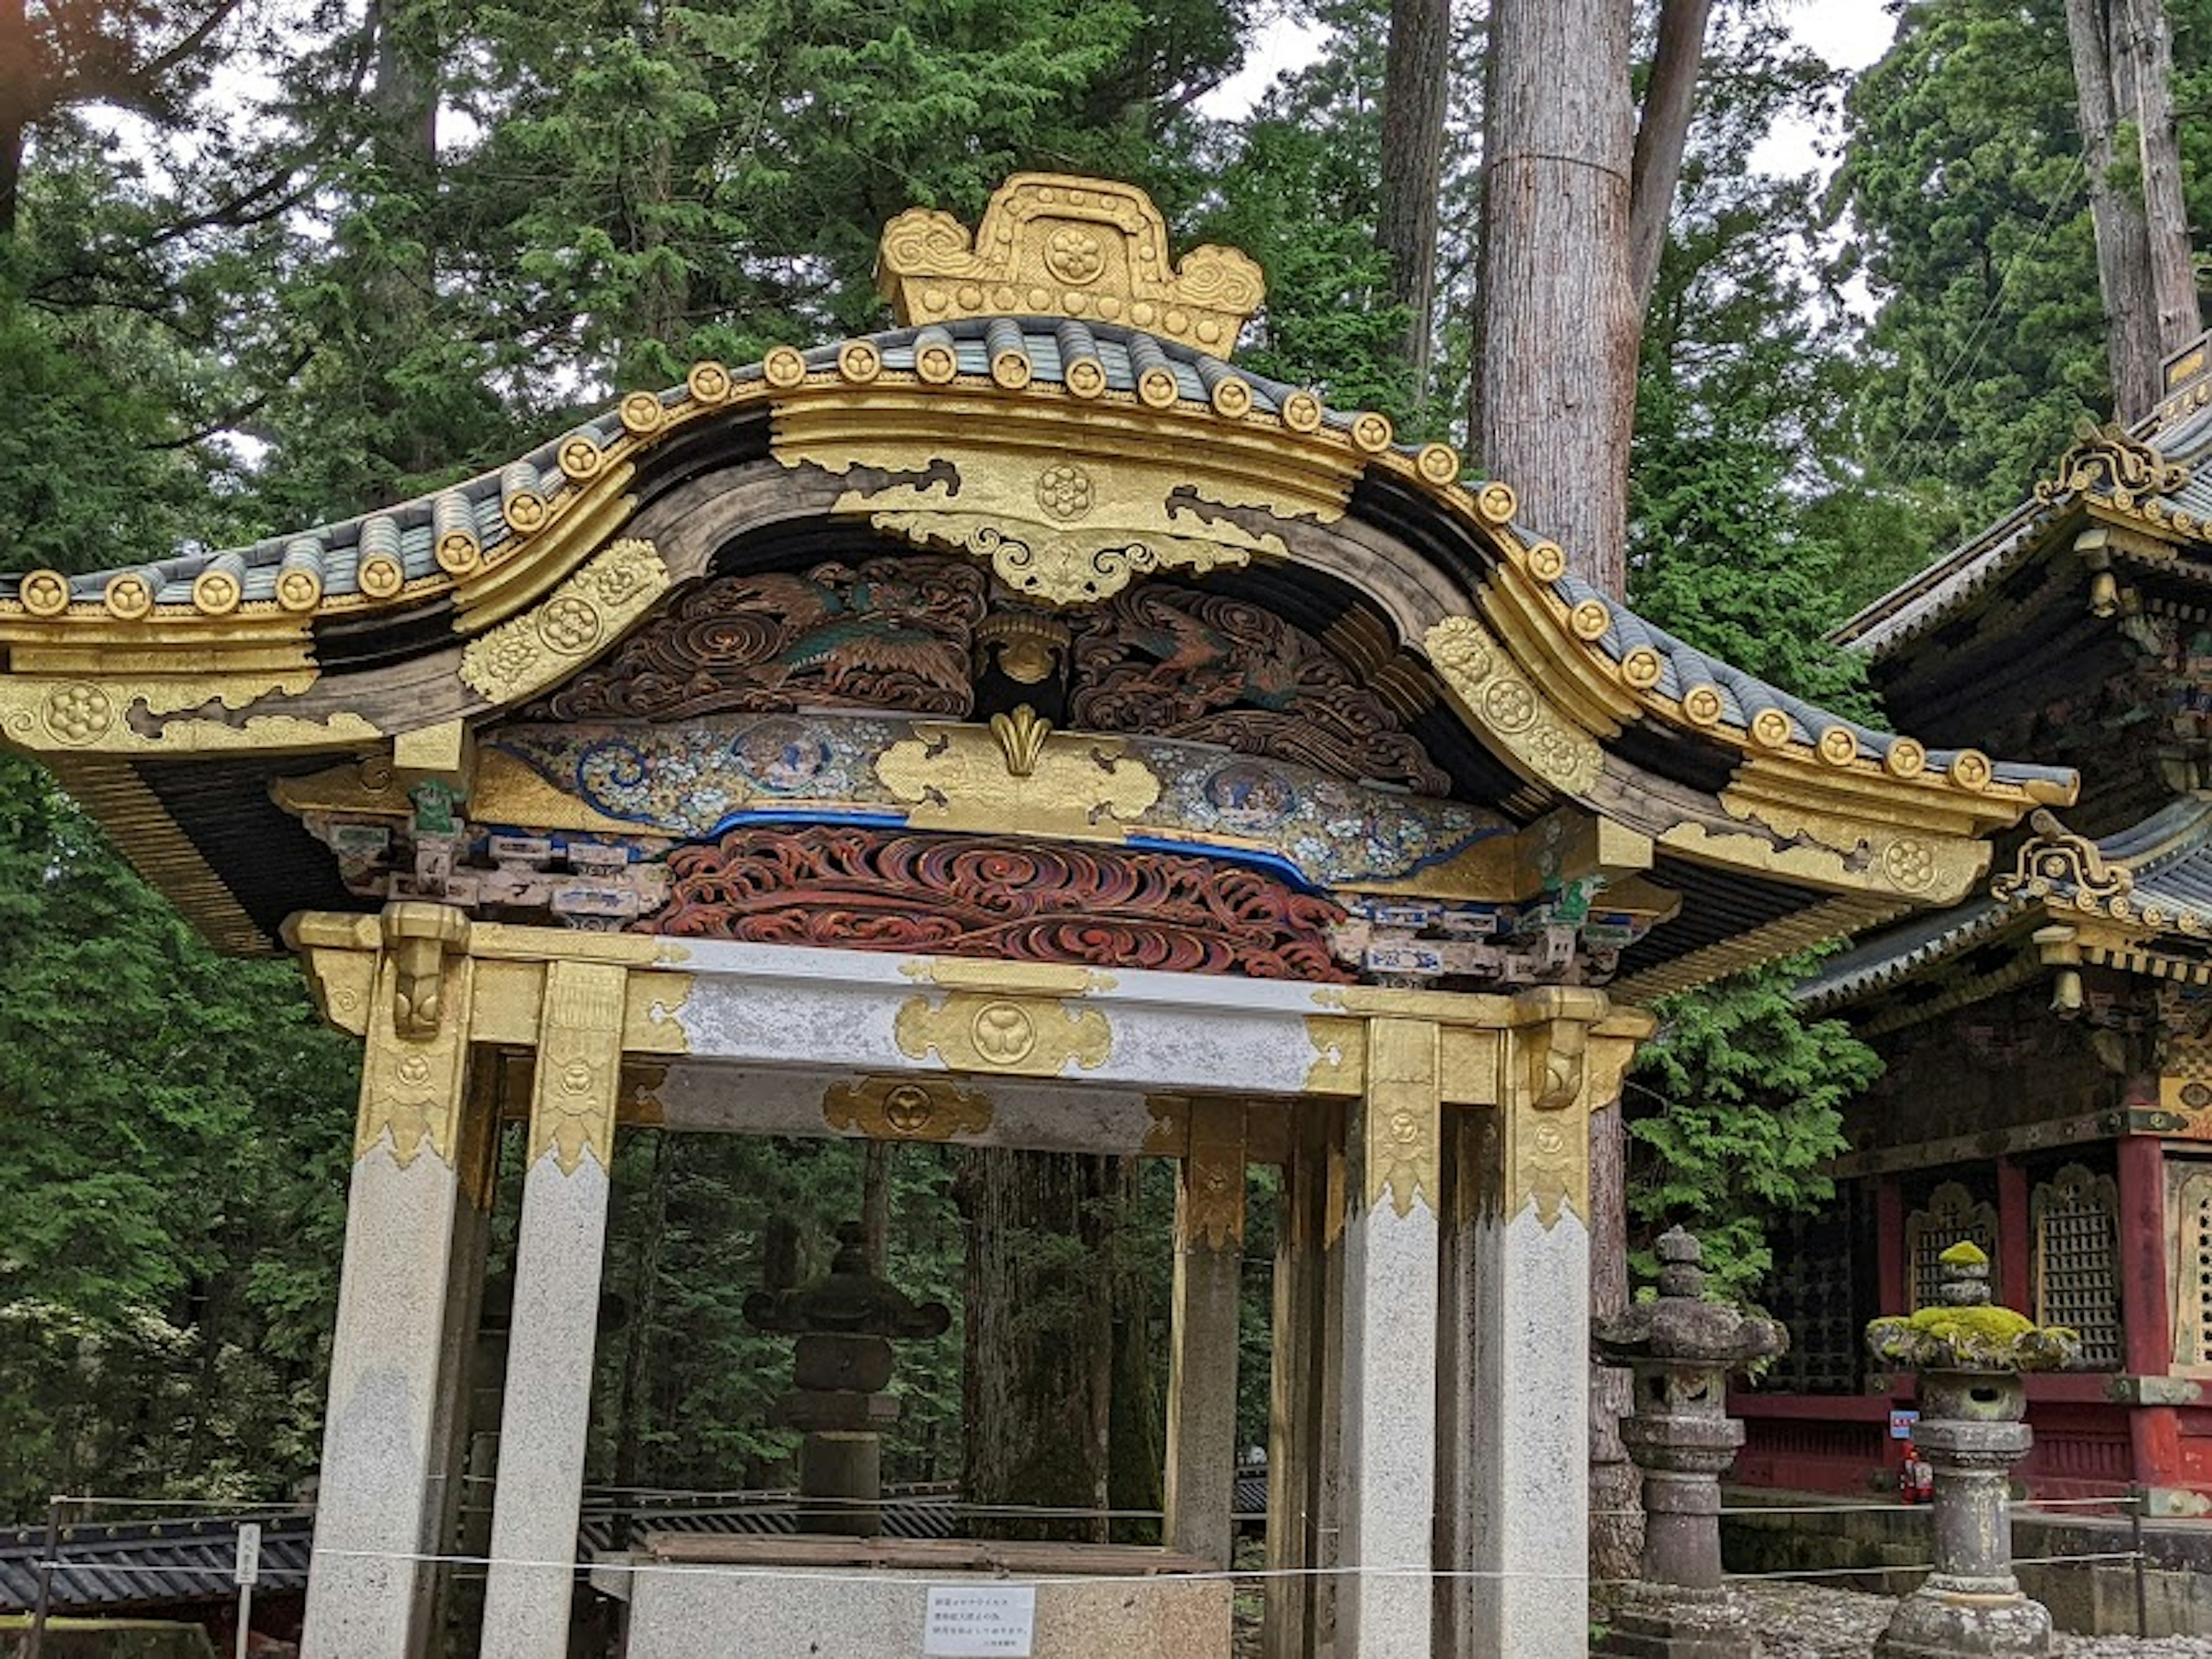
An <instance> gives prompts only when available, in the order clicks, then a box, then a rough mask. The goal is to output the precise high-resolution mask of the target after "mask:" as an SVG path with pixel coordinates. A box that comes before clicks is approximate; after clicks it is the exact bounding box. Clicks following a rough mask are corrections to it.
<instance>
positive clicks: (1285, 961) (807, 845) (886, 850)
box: [637, 825, 1352, 984]
mask: <svg viewBox="0 0 2212 1659" xmlns="http://www.w3.org/2000/svg"><path fill="white" fill-rule="evenodd" d="M668 862H669V874H670V878H671V882H670V898H669V902H668V904H667V906H666V908H664V909H663V910H662V911H661V912H660V913H659V915H656V916H653V917H651V918H649V919H647V920H646V921H641V922H639V923H638V924H637V927H638V928H639V930H640V931H641V932H647V933H665V934H672V935H676V936H678V937H681V938H686V939H738V940H744V941H747V942H750V943H754V944H769V945H832V946H836V947H839V948H842V949H845V950H859V951H908V952H915V951H920V952H927V953H929V954H933V955H939V956H960V957H994V958H997V959H999V960H1002V961H1010V962H1067V963H1083V964H1085V965H1086V966H1091V967H1098V968H1155V969H1163V970H1165V971H1167V972H1170V973H1184V974H1241V975H1246V976H1248V977H1250V978H1254V979H1291V980H1306V981H1322V982H1327V983H1331V984H1341V983H1346V982H1348V981H1350V980H1351V978H1352V975H1351V974H1350V972H1349V971H1347V970H1346V969H1345V968H1343V967H1342V966H1341V965H1340V964H1339V963H1337V962H1336V960H1335V959H1334V957H1333V956H1332V955H1331V953H1330V951H1329V945H1328V930H1329V928H1330V927H1333V926H1334V925H1335V924H1337V923H1339V922H1340V921H1343V920H1344V913H1343V911H1341V910H1340V909H1339V908H1337V907H1336V906H1335V905H1334V904H1331V903H1329V902H1328V901H1327V900H1325V899H1318V898H1314V897H1311V896H1308V895H1306V894H1303V893H1300V892H1297V890H1294V889H1292V888H1291V887H1289V886H1287V885H1285V884H1284V883H1282V882H1279V881H1277V880H1275V879H1274V878H1272V877H1270V876H1267V875H1265V874H1263V873H1261V872H1259V871H1256V870H1252V869H1248V868H1246V867H1244V866H1239V865H1232V864H1227V863H1223V862H1219V861H1217V860H1212V859H1207V858H1201V857H1196V856H1192V855H1188V854H1176V853H1159V852H1151V851H1139V850H1133V849H1129V848H1103V847H1097V848H1094V847H1066V846H1056V845H1055V846H1048V845H1043V844H1041V843H1031V842H1015V841H996V840H978V839H976V838H975V837H972V836H933V835H915V834H907V833H902V832H897V831H890V830H880V829H853V828H844V827H839V826H825V825H811V826H807V827H805V828H799V829H781V828H775V827H769V826H750V827H746V828H743V829H733V830H732V831H731V832H730V833H729V834H727V835H726V836H723V837H722V839H721V840H720V842H716V843H714V844H710V845H704V846H697V847H688V848H682V849H679V850H678V852H676V853H674V854H671V856H670V858H669V861H668Z"/></svg>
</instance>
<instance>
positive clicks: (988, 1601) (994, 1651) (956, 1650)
mask: <svg viewBox="0 0 2212 1659" xmlns="http://www.w3.org/2000/svg"><path fill="white" fill-rule="evenodd" d="M1035 1640H1036V1585H1034V1584H932V1585H931V1586H930V1587H929V1613H928V1616H927V1618H925V1619H924V1620H923V1621H922V1626H921V1650H922V1653H923V1654H924V1655H925V1656H927V1659H1030V1644H1032V1643H1033V1642H1034V1641H1035Z"/></svg>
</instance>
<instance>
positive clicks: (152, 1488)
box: [0, 757, 356, 1513]
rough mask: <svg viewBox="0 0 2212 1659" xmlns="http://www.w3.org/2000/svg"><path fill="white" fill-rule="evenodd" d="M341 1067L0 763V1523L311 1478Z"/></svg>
mask: <svg viewBox="0 0 2212 1659" xmlns="http://www.w3.org/2000/svg"><path fill="white" fill-rule="evenodd" d="M355 1071H356V1057H355V1054H354V1049H353V1045H352V1044H351V1043H350V1042H348V1041H347V1040H346V1039H345V1038H343V1037H342V1036H339V1035H337V1033H335V1032H332V1031H331V1030H329V1029H328V1028H326V1027H325V1026H324V1025H323V1024H321V1022H320V1021H319V1019H318V1018H316V1016H315V1014H314V1012H313V1008H312V1007H311V1006H309V1003H308V1000H307V993H306V988H305V987H304V986H303V985H302V983H301V981H300V978H299V975H298V974H297V972H296V970H295V969H293V968H292V967H291V966H290V965H289V963H240V962H229V961H225V960H223V959H222V958H220V957H216V955H215V953H214V952H213V951H210V949H209V948H208V947H207V945H205V944H204V943H203V942H202V941H201V940H200V939H198V937H197V935H196V934H194V933H192V932H191V930H190V928H189V927H186V925H185V923H184V922H183V921H181V920H180V919H179V917H178V916H177V915H175V913H174V912H173V911H172V910H170V909H169V908H168V907H167V904H166V903H164V902H162V901H161V900H160V899H159V898H158V897H156V896H155V895H154V894H153V893H151V892H150V891H149V890H148V889H147V888H146V886H145V884H143V882H142V881H141V880H140V879H139V878H138V877H137V875H136V874H135V873H133V872H131V870H130V869H129V868H128V867H127V866H125V865H124V864H122V863H121V862H120V860H118V859H117V858H116V856H115V854H113V852H112V851H111V850H110V849H109V848H108V847H107V845H106V842H104V841H103V840H102V838H101V837H100V835H99V834H98V832H97V831H96V830H95V829H94V828H93V826H92V825H91V824H89V823H88V822H87V821H86V820H85V819H84V817H82V814H80V813H79V812H78V811H77V810H76V808H75V807H74V806H72V805H70V803H69V801H68V800H67V799H66V798H65V797H64V796H63V795H61V794H60V793H59V792H58V790H56V789H55V788H54V787H53V786H52V783H51V782H50V781H48V780H47V779H46V776H45V775H44V774H43V773H41V772H40V771H39V770H38V769H36V768H34V767H33V766H32V765H30V764H29V763H27V762H24V761H21V760H16V759H14V758H11V757H0V1376H4V1377H6V1378H7V1379H8V1384H7V1386H6V1387H5V1388H4V1389H0V1513H6V1512H9V1511H13V1512H15V1513H27V1512H30V1511H31V1510H33V1508H34V1506H35V1505H36V1504H39V1503H40V1502H41V1501H42V1500H43V1498H44V1497H45V1495H46V1492H48V1491H49V1490H52V1489H54V1488H56V1487H62V1488H67V1489H71V1490H85V1489H105V1490H110V1491H118V1490H119V1491H128V1492H137V1493H167V1492H176V1491H179V1490H194V1491H216V1492H226V1493H228V1494H229V1495H233V1496H239V1497H246V1496H256V1497H265V1496H281V1495H282V1494H283V1492H284V1491H285V1490H286V1488H287V1487H288V1486H289V1483H290V1482H291V1481H293V1480H296V1479H297V1478H299V1477H300V1476H301V1475H303V1474H306V1473H307V1472H308V1471H309V1470H310V1469H312V1468H313V1464H314V1460H315V1455H316V1452H317V1450H318V1449H319V1438H320V1436H319V1422H320V1417H321V1401H320V1392H321V1378H320V1366H321V1364H322V1351H323V1347H324V1345H325V1342H326V1340H327V1334H328V1331H329V1328H330V1321H331V1316H332V1313H333V1310H334V1307H335V1302H336V1295H337V1255H338V1248H339V1242H340V1240H341V1238H342V1237H343V1231H344V1218H343V1182H344V1172H345V1169H346V1165H347V1162H348V1158H349V1152H350V1148H351V1135H350V1133H349V1126H350V1124H351V1121H352V1115H353V1096H354V1088H355V1084H354V1075H355Z"/></svg>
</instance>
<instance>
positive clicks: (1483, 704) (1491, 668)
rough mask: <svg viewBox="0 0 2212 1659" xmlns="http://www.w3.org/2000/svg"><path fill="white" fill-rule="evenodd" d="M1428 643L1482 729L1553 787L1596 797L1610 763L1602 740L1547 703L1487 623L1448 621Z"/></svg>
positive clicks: (1431, 656) (1462, 619)
mask: <svg viewBox="0 0 2212 1659" xmlns="http://www.w3.org/2000/svg"><path fill="white" fill-rule="evenodd" d="M1427 645H1428V653H1429V660H1430V661H1431V663H1433V664H1434V665H1436V668H1437V672H1438V673H1439V674H1441V675H1442V676H1443V680H1444V684H1446V685H1447V686H1449V688H1450V690H1452V692H1453V694H1454V696H1455V698H1456V699H1457V701H1458V702H1459V703H1460V705H1461V706H1462V708H1465V709H1466V710H1467V712H1468V716H1469V717H1470V718H1471V719H1472V720H1474V722H1475V723H1476V724H1477V725H1478V726H1481V727H1483V728H1484V729H1485V730H1486V731H1487V732H1490V733H1491V734H1492V736H1494V737H1495V738H1498V742H1499V744H1500V745H1501V746H1502V747H1503V748H1504V750H1506V751H1507V752H1508V753H1509V754H1510V755H1511V756H1512V757H1514V758H1516V759H1517V760H1519V761H1520V762H1521V763H1522V764H1523V765H1525V766H1526V767H1528V769H1529V770H1530V771H1532V772H1534V774H1535V775H1537V776H1538V777H1539V778H1541V779H1542V780H1543V781H1545V782H1546V783H1548V784H1550V785H1552V786H1553V787H1554V788H1557V789H1559V790H1560V791H1561V792H1562V793H1566V794H1570V795H1579V794H1583V793H1588V791H1589V788H1590V787H1591V786H1592V785H1593V784H1595V782H1596V781H1597V779H1598V774H1599V771H1600V770H1601V768H1602V767H1603V765H1604V762H1605V757H1604V753H1603V751H1602V750H1600V749H1599V747H1598V744H1597V740H1596V739H1595V738H1593V737H1591V736H1590V735H1589V733H1588V732H1583V731H1582V730H1580V729H1579V728H1577V727H1575V726H1570V725H1569V724H1568V723H1567V722H1566V721H1565V720H1564V719H1563V718H1562V717H1561V716H1560V715H1559V713H1558V712H1557V711H1556V710H1555V709H1553V708H1552V707H1551V705H1550V704H1549V703H1548V702H1546V701H1545V699H1544V697H1543V696H1542V695H1541V693H1540V692H1538V690H1536V688H1535V687H1534V685H1533V684H1530V683H1529V681H1528V678H1527V677H1526V676H1525V675H1523V674H1522V671H1521V670H1520V668H1519V667H1518V665H1516V664H1515V662H1514V661H1513V659H1512V657H1511V655H1510V653H1507V652H1506V651H1505V650H1504V647H1501V646H1500V645H1499V644H1498V641H1495V640H1494V639H1492V637H1491V636H1490V635H1489V633H1488V632H1487V631H1486V630H1485V629H1484V628H1483V626H1482V624H1481V623H1479V622H1477V621H1475V619H1474V617H1445V618H1444V620H1443V621H1442V622H1440V623H1437V625H1436V626H1435V627H1434V628H1432V629H1430V630H1429V634H1428V641H1427Z"/></svg>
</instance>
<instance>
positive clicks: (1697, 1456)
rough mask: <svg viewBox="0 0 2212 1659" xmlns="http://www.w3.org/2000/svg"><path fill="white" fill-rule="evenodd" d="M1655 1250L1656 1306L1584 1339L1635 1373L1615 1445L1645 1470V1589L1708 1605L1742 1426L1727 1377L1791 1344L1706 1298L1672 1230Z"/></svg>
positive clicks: (1618, 1318) (1775, 1329) (1684, 1242)
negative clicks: (1723, 1495)
mask: <svg viewBox="0 0 2212 1659" xmlns="http://www.w3.org/2000/svg"><path fill="white" fill-rule="evenodd" d="M1658 1249H1659V1260H1660V1261H1661V1262H1662V1264H1663V1265H1662V1267H1661V1268H1660V1270H1659V1295H1658V1297H1656V1299H1655V1300H1653V1301H1650V1302H1639V1303H1633V1304H1631V1305H1630V1306H1628V1307H1627V1308H1626V1309H1624V1310H1622V1311H1621V1312H1620V1313H1618V1314H1616V1315H1614V1316H1613V1317H1611V1318H1609V1319H1606V1320H1602V1321H1600V1322H1598V1323H1597V1324H1596V1325H1595V1326H1594V1327H1593V1328H1592V1330H1591V1340H1592V1341H1593V1343H1594V1344H1595V1346H1596V1348H1597V1351H1598V1352H1599V1353H1600V1354H1601V1355H1602V1356H1603V1357H1604V1358H1606V1359H1607V1361H1609V1362H1610V1363H1612V1364H1616V1365H1625V1366H1626V1367H1628V1368H1629V1369H1630V1370H1632V1371H1633V1372H1635V1374H1636V1386H1635V1388H1634V1389H1633V1391H1632V1394H1631V1396H1630V1397H1631V1399H1632V1401H1633V1410H1632V1413H1631V1414H1630V1415H1629V1416H1627V1417H1626V1418H1624V1419H1621V1425H1620V1438H1621V1443H1622V1444H1624V1445H1625V1446H1626V1447H1627V1449H1628V1455H1630V1456H1631V1457H1632V1458H1633V1459H1634V1460H1635V1461H1636V1466H1637V1467H1638V1468H1640V1469H1642V1470H1643V1471H1644V1556H1643V1560H1642V1563H1641V1571H1642V1574H1643V1577H1644V1582H1645V1583H1646V1584H1648V1585H1652V1586H1671V1587H1674V1588H1677V1589H1686V1590H1694V1591H1701V1592H1705V1593H1707V1594H1711V1593H1712V1592H1716V1591H1717V1590H1718V1589H1719V1588H1720V1583H1721V1534H1720V1477H1721V1476H1722V1475H1723V1474H1725V1473H1726V1472H1727V1470H1728V1467H1729V1464H1730V1463H1732V1462H1735V1454H1736V1448H1737V1447H1739V1446H1741V1445H1742V1444H1743V1425H1742V1424H1741V1423H1738V1422H1736V1421H1735V1419H1732V1418H1730V1417H1729V1416H1727V1415H1725V1412H1726V1409H1727V1401H1728V1379H1729V1372H1730V1371H1731V1370H1736V1369H1738V1368H1739V1367H1741V1366H1743V1365H1747V1364H1752V1363H1753V1362H1754V1361H1757V1360H1759V1359H1764V1358H1771V1356H1773V1355H1775V1354H1778V1353H1780V1352H1782V1350H1783V1348H1784V1346H1785V1344H1786V1341H1787V1338H1786V1337H1785V1336H1784V1333H1783V1330H1782V1328H1781V1327H1780V1326H1778V1325H1777V1324H1775V1323H1774V1322H1772V1321H1771V1320H1766V1319H1749V1318H1746V1317H1745V1316H1743V1315H1742V1314H1741V1313H1739V1312H1737V1311H1736V1310H1735V1309H1734V1308H1730V1307H1725V1306H1723V1305H1722V1304H1719V1303H1714V1302H1707V1301H1705V1299H1704V1291H1705V1273H1704V1272H1703V1270H1702V1269H1701V1268H1700V1267H1699V1265H1698V1264H1699V1261H1700V1259H1701V1258H1702V1255H1703V1252H1702V1250H1701V1249H1699V1244H1698V1241H1697V1240H1696V1239H1694V1238H1692V1237H1691V1236H1690V1235H1689V1234H1688V1233H1686V1232H1684V1231H1682V1230H1681V1229H1680V1227H1670V1228H1668V1230H1667V1231H1666V1232H1665V1233H1664V1234H1663V1235H1662V1237H1660V1239H1659V1246H1658ZM1678 1599H1679V1598H1678ZM1662 1638H1663V1639H1665V1640H1668V1641H1674V1640H1676V1639H1677V1638H1674V1637H1673V1636H1670V1635H1668V1634H1667V1633H1666V1632H1656V1633H1655V1634H1654V1635H1653V1637H1652V1639H1654V1640H1658V1639H1662ZM1624 1639H1625V1638H1624ZM1679 1639H1680V1640H1681V1641H1685V1642H1693V1643H1694V1642H1697V1641H1702V1640H1705V1639H1706V1638H1699V1637H1695V1636H1692V1635H1689V1634H1684V1635H1683V1636H1681V1637H1680V1638H1679ZM1711 1639H1712V1640H1716V1641H1718V1640H1723V1639H1724V1638H1721V1637H1718V1636H1716V1637H1714V1638H1711ZM1607 1651H1608V1652H1630V1651H1635V1652H1638V1653H1641V1652H1645V1651H1651V1652H1658V1651H1665V1652H1670V1653H1674V1652H1679V1653H1682V1654H1685V1655H1688V1654H1693V1653H1703V1652H1705V1649H1704V1648H1701V1647H1695V1646H1692V1647H1667V1648H1664V1649H1646V1648H1640V1647H1639V1648H1634V1649H1628V1648H1620V1647H1614V1646H1611V1645H1608V1647H1607ZM1716 1651H1717V1650H1716Z"/></svg>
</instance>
